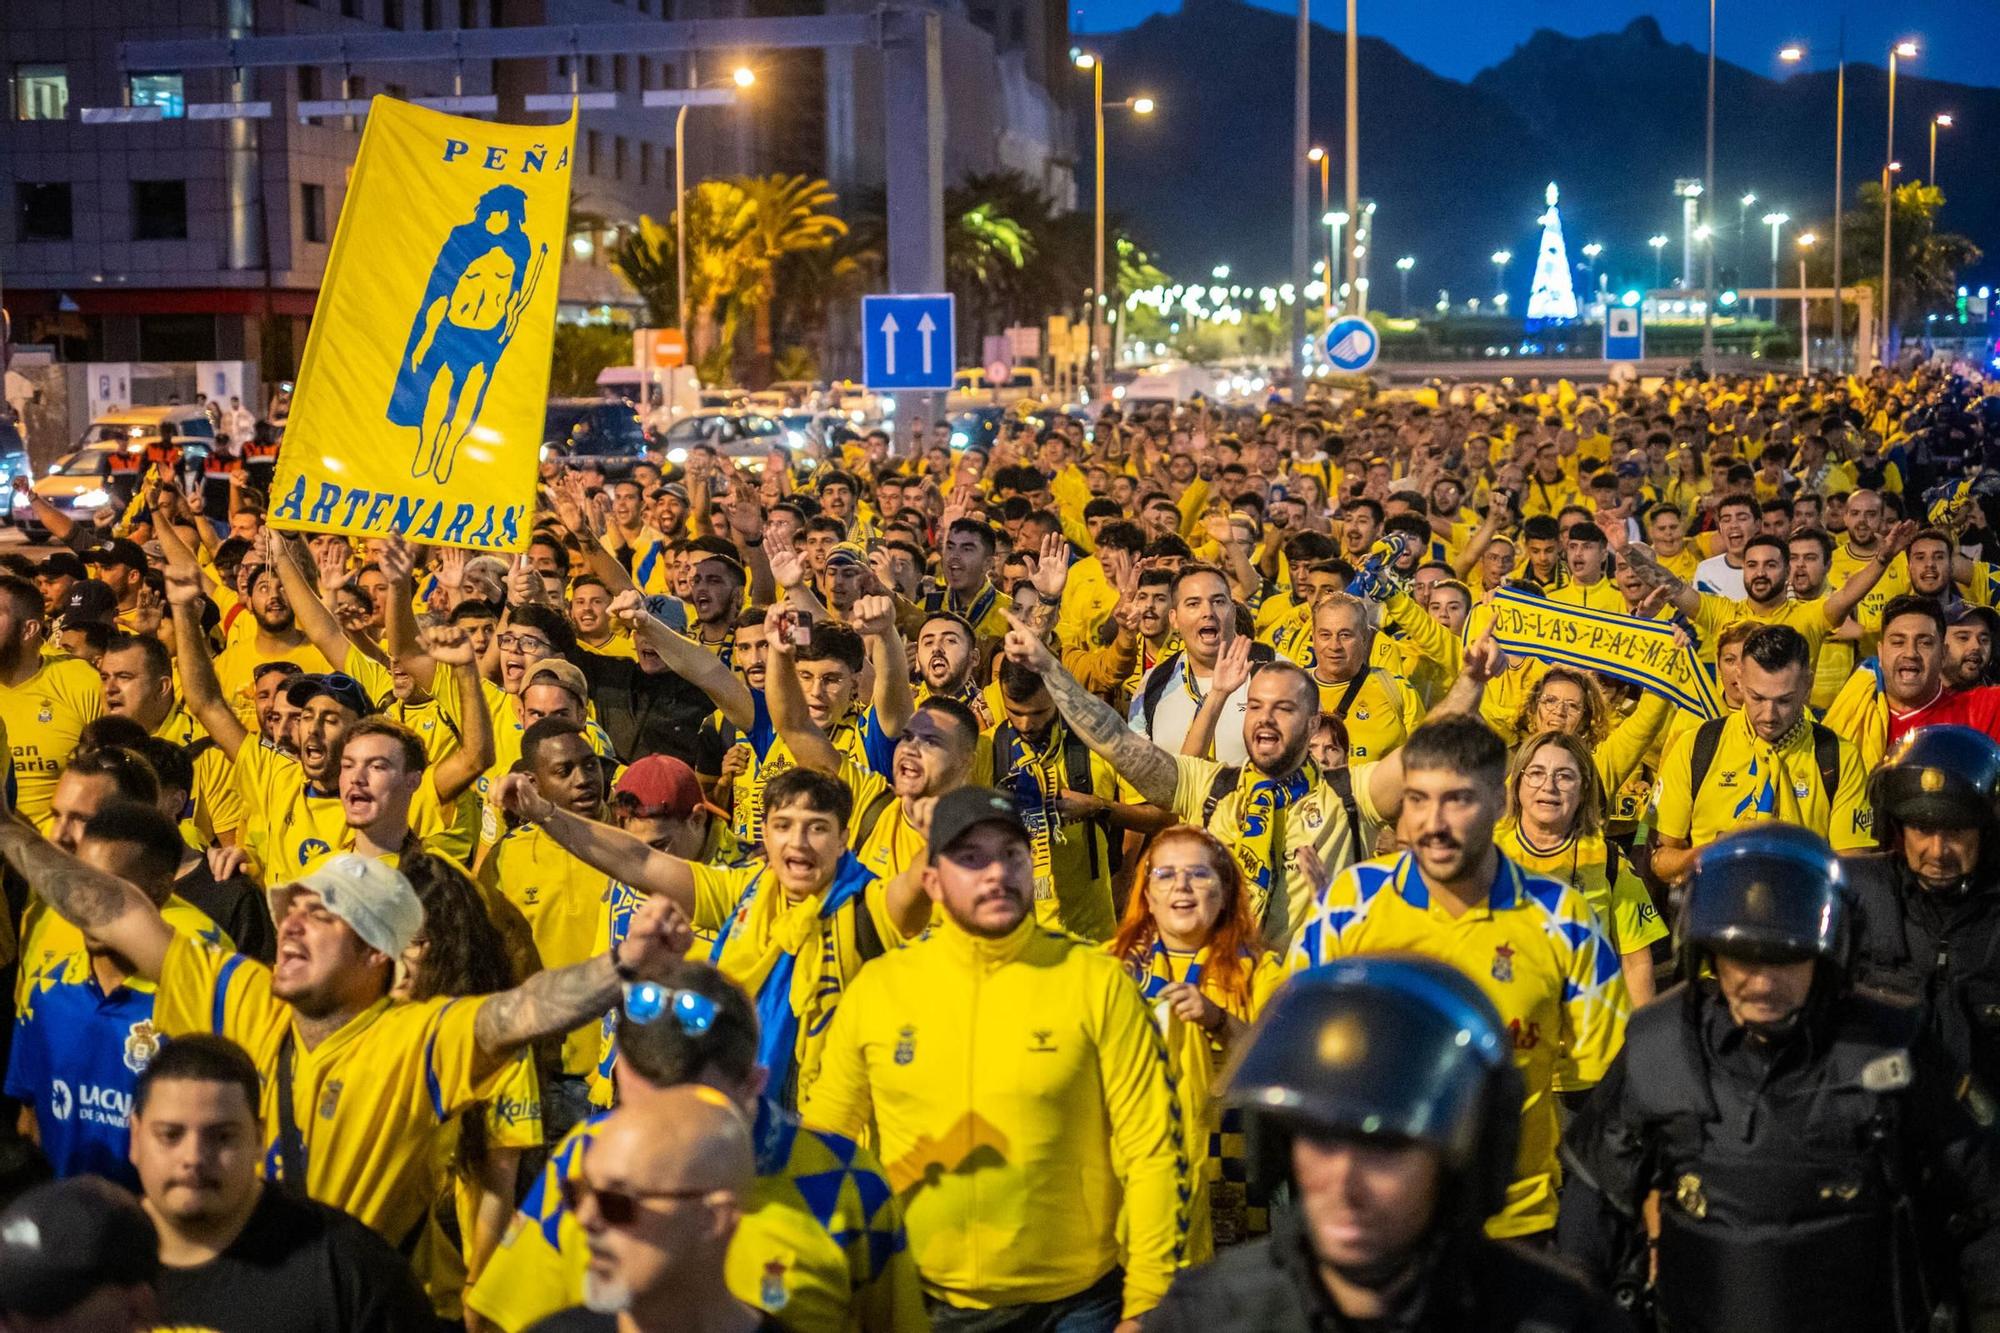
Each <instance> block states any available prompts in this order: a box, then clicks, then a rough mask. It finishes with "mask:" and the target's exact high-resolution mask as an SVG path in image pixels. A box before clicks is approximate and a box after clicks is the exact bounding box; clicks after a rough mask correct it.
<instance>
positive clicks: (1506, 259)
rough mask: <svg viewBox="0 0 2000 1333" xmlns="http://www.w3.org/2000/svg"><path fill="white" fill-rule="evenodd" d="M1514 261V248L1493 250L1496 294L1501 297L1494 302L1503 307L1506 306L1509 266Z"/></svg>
mask: <svg viewBox="0 0 2000 1333" xmlns="http://www.w3.org/2000/svg"><path fill="white" fill-rule="evenodd" d="M1513 262H1514V252H1513V251H1512V250H1495V251H1494V252H1493V268H1494V270H1495V272H1494V277H1493V282H1494V286H1495V288H1496V289H1497V290H1496V293H1495V294H1496V295H1497V296H1498V297H1499V298H1500V299H1499V300H1497V301H1496V302H1495V303H1494V304H1496V305H1499V306H1501V307H1502V308H1503V309H1504V308H1505V306H1506V297H1507V266H1508V265H1509V264H1511V263H1513Z"/></svg>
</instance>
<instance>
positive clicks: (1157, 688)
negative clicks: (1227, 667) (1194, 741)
mask: <svg viewBox="0 0 2000 1333" xmlns="http://www.w3.org/2000/svg"><path fill="white" fill-rule="evenodd" d="M1181 652H1182V650H1181V649H1179V648H1176V649H1174V650H1173V651H1172V652H1170V653H1168V654H1167V655H1166V656H1165V657H1162V658H1161V659H1160V660H1159V661H1157V662H1155V663H1154V664H1153V670H1152V672H1151V674H1149V675H1148V676H1147V677H1146V683H1145V685H1144V686H1143V687H1142V688H1141V691H1140V695H1139V705H1140V708H1141V709H1142V711H1143V714H1144V716H1145V719H1146V732H1147V734H1148V735H1149V736H1150V735H1151V734H1152V730H1153V714H1154V713H1155V712H1157V711H1159V707H1160V698H1161V696H1163V695H1164V694H1166V692H1167V682H1169V681H1170V680H1172V679H1173V676H1174V668H1175V667H1176V666H1178V665H1179V664H1180V660H1181ZM1277 656H1278V650H1277V649H1275V648H1273V647H1272V646H1271V645H1270V644H1268V643H1252V644H1251V645H1250V662H1251V665H1252V666H1255V665H1257V664H1259V663H1263V662H1272V661H1276V660H1277Z"/></svg>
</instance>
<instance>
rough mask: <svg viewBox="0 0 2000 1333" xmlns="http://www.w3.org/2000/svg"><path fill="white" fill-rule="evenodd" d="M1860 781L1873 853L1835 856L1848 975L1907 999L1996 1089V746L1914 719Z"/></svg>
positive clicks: (1999, 752)
mask: <svg viewBox="0 0 2000 1333" xmlns="http://www.w3.org/2000/svg"><path fill="white" fill-rule="evenodd" d="M1871 786H1872V790H1871V792H1870V793H1869V795H1870V802H1871V804H1872V805H1873V806H1874V808H1875V829H1876V837H1877V838H1878V839H1879V840H1880V841H1881V844H1882V847H1883V849H1884V850H1883V851H1882V852H1880V853H1878V854H1876V855H1872V856H1848V857H1844V858H1842V859H1843V860H1844V861H1845V863H1846V864H1845V867H1844V868H1845V870H1846V872H1847V879H1848V883H1849V885H1850V892H1851V896H1852V898H1853V900H1854V904H1855V908H1856V911H1857V926H1856V930H1855V937H1856V939H1855V945H1856V947H1855V961H1854V968H1855V978H1854V979H1855V982H1856V984H1858V985H1863V986H1870V987H1873V988H1875V989H1877V990H1882V991H1887V992H1889V993H1890V994H1892V995H1901V996H1904V997H1906V998H1908V999H1910V1000H1913V1001H1916V1002H1917V1003H1918V1004H1919V1005H1920V1006H1921V1007H1922V1009H1923V1013H1924V1021H1925V1025H1926V1026H1927V1027H1929V1028H1930V1029H1932V1030H1933V1031H1934V1032H1935V1033H1936V1035H1937V1037H1938V1038H1939V1040H1940V1041H1942V1042H1943V1044H1944V1047H1945V1049H1946V1050H1947V1051H1949V1052H1951V1054H1952V1055H1953V1056H1954V1057H1955V1058H1956V1059H1957V1060H1958V1061H1959V1062H1960V1063H1962V1064H1964V1065H1965V1066H1966V1067H1967V1068H1969V1069H1970V1070H1971V1071H1972V1073H1973V1074H1974V1075H1975V1076H1976V1077H1977V1078H1978V1079H1979V1082H1980V1084H1981V1085H1982V1086H1983V1087H1985V1088H1987V1089H1989V1090H1991V1089H1995V1088H2000V744H1996V743H1995V742H1994V741H1993V740H1992V739H1991V738H1990V737H1988V736H1987V735H1986V734H1985V733H1984V732H1979V731H1974V730H1973V729H1972V728H1970V727H1956V726H1952V727H1923V728H1921V729H1919V730H1917V731H1913V732H1911V733H1910V734H1909V735H1908V736H1906V737H1904V738H1903V741H1902V743H1901V744H1900V745H1898V746H1897V747H1896V749H1895V751H1894V752H1893V753H1891V754H1890V755H1889V758H1888V760H1887V761H1886V762H1885V763H1884V764H1883V766H1882V767H1881V768H1879V769H1877V770H1876V771H1875V776H1874V779H1873V780H1872V783H1871Z"/></svg>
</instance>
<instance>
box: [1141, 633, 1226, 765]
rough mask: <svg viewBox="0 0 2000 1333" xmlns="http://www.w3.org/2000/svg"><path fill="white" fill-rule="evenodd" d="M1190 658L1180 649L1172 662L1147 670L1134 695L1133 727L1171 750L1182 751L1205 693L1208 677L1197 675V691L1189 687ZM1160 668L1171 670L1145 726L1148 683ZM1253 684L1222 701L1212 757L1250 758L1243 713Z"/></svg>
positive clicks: (1155, 742)
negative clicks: (1246, 744)
mask: <svg viewBox="0 0 2000 1333" xmlns="http://www.w3.org/2000/svg"><path fill="white" fill-rule="evenodd" d="M1188 665H1189V664H1188V658H1187V654H1186V653H1185V652H1183V653H1179V654H1177V655H1176V656H1175V657H1174V660H1173V661H1172V662H1171V663H1167V662H1162V663H1161V664H1160V665H1159V666H1156V667H1154V668H1153V669H1152V670H1151V671H1148V672H1147V673H1146V675H1145V678H1144V679H1143V680H1141V681H1140V683H1139V688H1138V690H1136V691H1135V692H1134V693H1133V695H1132V711H1131V719H1132V730H1134V731H1136V732H1138V733H1139V734H1140V735H1142V736H1147V737H1149V738H1150V739H1151V740H1152V742H1153V744H1155V745H1157V746H1159V747H1160V748H1161V749H1162V750H1165V751H1166V752H1167V753H1168V754H1173V755H1177V754H1179V753H1180V752H1181V742H1183V741H1185V740H1186V739H1187V734H1188V728H1189V727H1192V726H1193V725H1194V715H1195V713H1196V712H1197V711H1198V710H1199V709H1200V708H1201V701H1200V699H1198V698H1197V697H1196V695H1197V694H1199V695H1202V696H1206V695H1207V693H1208V679H1207V678H1206V677H1204V676H1196V677H1195V678H1194V689H1195V693H1192V694H1191V693H1189V691H1188V687H1187V668H1188ZM1161 671H1167V672H1171V673H1172V675H1171V678H1170V679H1169V680H1168V681H1167V687H1166V688H1165V689H1164V690H1162V691H1160V701H1159V703H1158V704H1156V705H1155V706H1154V708H1153V725H1152V727H1151V728H1148V727H1147V726H1146V686H1147V685H1148V684H1150V683H1152V680H1153V677H1154V676H1155V675H1157V674H1159V673H1160V672H1161ZM1249 699H1250V686H1249V685H1248V684H1245V685H1244V686H1243V687H1242V688H1241V689H1239V690H1237V691H1236V693H1234V694H1232V695H1230V696H1229V698H1227V699H1226V700H1224V701H1223V705H1222V716H1221V718H1219V719H1218V720H1217V721H1216V724H1215V753H1214V754H1213V755H1212V756H1211V757H1212V758H1214V759H1216V760H1219V761H1220V762H1222V763H1225V764H1245V763H1248V762H1249V760H1250V752H1249V751H1248V750H1246V749H1244V748H1243V715H1244V714H1245V713H1246V712H1248V711H1249Z"/></svg>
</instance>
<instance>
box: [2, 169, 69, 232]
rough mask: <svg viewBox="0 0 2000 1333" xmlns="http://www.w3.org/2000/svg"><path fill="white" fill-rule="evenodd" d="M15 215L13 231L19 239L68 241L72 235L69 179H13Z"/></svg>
mask: <svg viewBox="0 0 2000 1333" xmlns="http://www.w3.org/2000/svg"><path fill="white" fill-rule="evenodd" d="M14 216H15V218H16V222H15V227H14V234H15V236H16V237H17V238H18V239H20V240H23V241H66V240H68V239H69V238H70V236H71V235H72V231H71V226H70V211H69V182H68V181H45V182H36V181H16V182H14Z"/></svg>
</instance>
